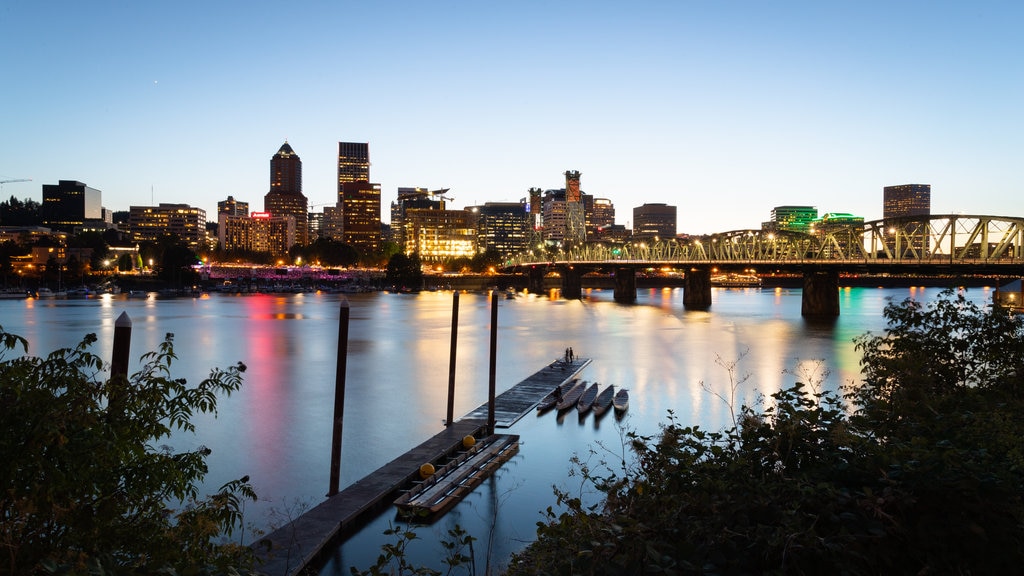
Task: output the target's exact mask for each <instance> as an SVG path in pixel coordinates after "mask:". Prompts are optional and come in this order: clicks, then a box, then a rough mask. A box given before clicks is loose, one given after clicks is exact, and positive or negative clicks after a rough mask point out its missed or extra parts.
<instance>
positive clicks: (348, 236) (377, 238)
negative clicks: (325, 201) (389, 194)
mask: <svg viewBox="0 0 1024 576" xmlns="http://www.w3.org/2000/svg"><path fill="white" fill-rule="evenodd" d="M338 208H340V209H341V234H342V241H343V242H345V243H346V244H351V245H352V246H354V247H355V248H357V249H358V250H360V251H362V252H363V253H364V254H366V253H373V252H376V251H377V250H378V249H379V248H380V243H381V226H380V184H373V183H371V182H370V145H369V144H368V143H365V142H338Z"/></svg>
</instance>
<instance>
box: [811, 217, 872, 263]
mask: <svg viewBox="0 0 1024 576" xmlns="http://www.w3.org/2000/svg"><path fill="white" fill-rule="evenodd" d="M808 232H809V233H810V234H814V235H815V236H817V237H818V238H822V239H823V242H824V243H823V244H822V248H821V250H822V254H823V255H824V256H825V257H826V258H837V259H842V258H850V257H853V256H855V255H857V254H858V250H859V247H862V246H863V245H864V218H863V217H862V216H854V215H853V214H848V213H845V212H828V213H826V214H825V215H823V216H822V217H821V218H819V219H817V220H815V221H814V222H812V223H811V227H810V230H808ZM825 239H827V240H825Z"/></svg>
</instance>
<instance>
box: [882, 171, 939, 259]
mask: <svg viewBox="0 0 1024 576" xmlns="http://www.w3.org/2000/svg"><path fill="white" fill-rule="evenodd" d="M931 213H932V186H931V184H901V185H898V186H885V187H884V188H882V219H883V220H886V221H887V222H886V227H887V228H889V229H890V230H892V232H893V233H892V234H887V235H886V242H885V243H886V246H887V247H888V248H889V249H890V250H895V248H896V245H897V239H896V237H895V233H896V231H898V230H899V231H901V233H902V234H904V239H903V241H904V242H908V243H909V246H910V248H911V249H912V250H913V251H914V252H927V251H928V249H929V247H930V246H931V243H930V240H931V239H930V238H929V234H928V232H929V231H928V227H927V225H926V224H925V223H923V222H921V223H913V222H889V221H891V220H896V219H906V218H911V219H915V218H920V217H924V218H923V219H925V220H926V219H927V217H928V216H930V215H931Z"/></svg>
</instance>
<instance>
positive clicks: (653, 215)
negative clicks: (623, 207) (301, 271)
mask: <svg viewBox="0 0 1024 576" xmlns="http://www.w3.org/2000/svg"><path fill="white" fill-rule="evenodd" d="M675 237H676V207H675V206H670V205H668V204H658V203H655V204H644V205H642V206H637V207H635V208H633V238H636V239H647V238H663V239H668V238H675Z"/></svg>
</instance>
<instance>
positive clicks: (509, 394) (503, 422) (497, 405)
mask: <svg viewBox="0 0 1024 576" xmlns="http://www.w3.org/2000/svg"><path fill="white" fill-rule="evenodd" d="M590 362H591V360H590V358H575V359H574V360H573V361H572V362H565V361H562V360H556V361H554V362H552V363H551V364H548V365H547V366H545V367H544V368H541V369H540V370H539V371H537V372H535V373H534V374H533V375H532V376H530V377H529V378H527V379H526V380H523V381H522V382H520V383H519V384H516V385H515V386H513V387H511V388H509V389H508V390H506V391H504V392H502V393H501V394H498V395H497V396H496V397H495V398H494V427H495V428H510V427H511V426H512V425H513V424H515V423H516V422H517V421H519V419H520V418H522V417H523V416H526V415H527V414H529V413H530V411H531V410H533V409H534V408H535V407H536V406H537V404H538V403H539V402H540V401H541V399H542V398H544V396H547V394H548V392H551V391H552V390H554V389H555V386H558V385H560V384H562V383H563V382H567V381H569V380H571V379H573V378H575V377H576V376H577V375H578V374H579V373H580V372H582V371H583V369H584V368H586V367H587V366H588V365H589V364H590ZM459 420H460V421H461V420H483V421H484V422H487V403H486V402H484V403H483V404H481V405H480V406H479V407H478V408H477V409H476V410H473V411H472V412H470V413H469V414H466V415H465V416H463V417H462V418H460V419H459Z"/></svg>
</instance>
